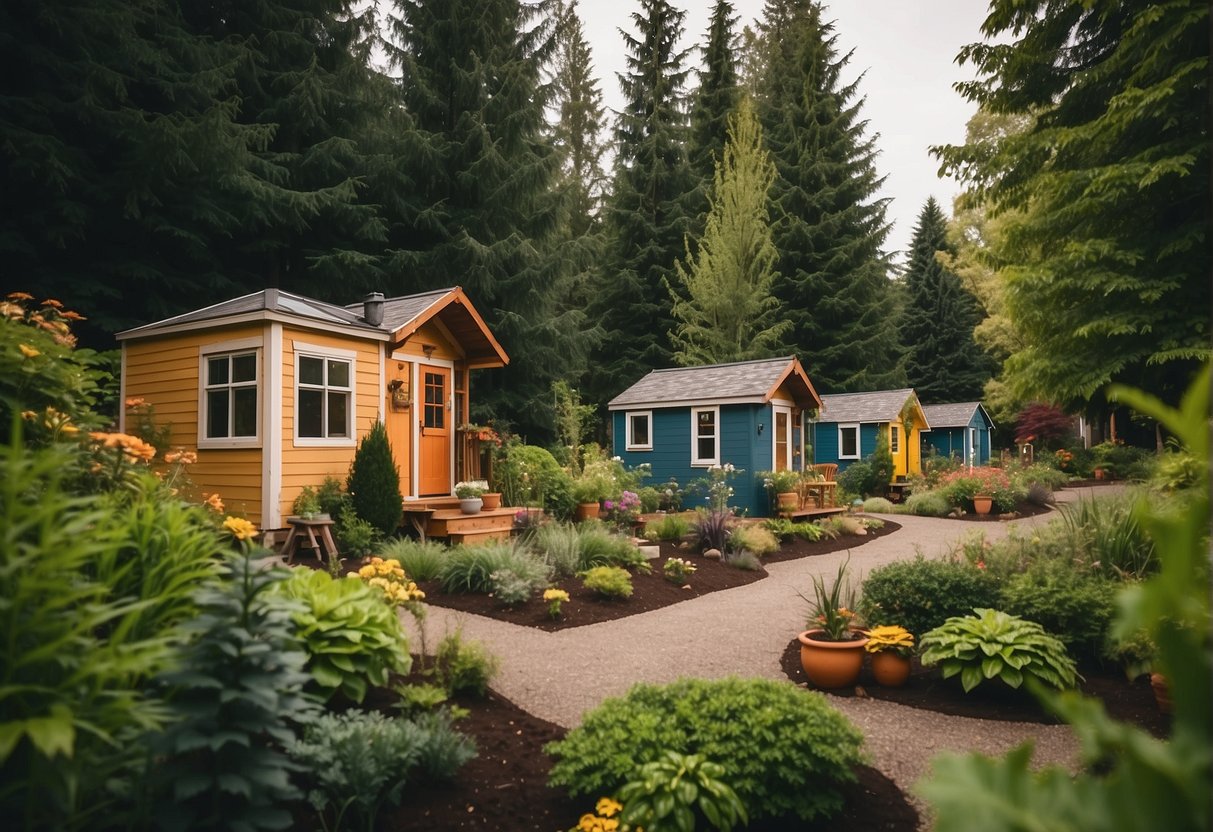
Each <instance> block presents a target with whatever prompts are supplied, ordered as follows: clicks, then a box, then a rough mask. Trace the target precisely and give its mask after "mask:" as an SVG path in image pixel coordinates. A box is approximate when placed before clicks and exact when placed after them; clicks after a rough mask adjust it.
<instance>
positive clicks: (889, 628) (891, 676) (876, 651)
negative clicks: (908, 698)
mask: <svg viewBox="0 0 1213 832" xmlns="http://www.w3.org/2000/svg"><path fill="white" fill-rule="evenodd" d="M867 633H868V643H867V644H866V645H864V649H865V650H867V651H868V653H869V655H871V657H872V676H873V677H874V678H875V679H876V683H877V684H879V685H884V686H885V687H887V688H899V687H901V686H902V685H904V684H905V683H906V680H907V679H909V678H910V656H911V655H912V654H913V652H914V636H913V635H911V634H910V631H909V630H907V629H906V628H905V627H901V626H898V625H896V624H889V625H885V626H882V627H872V628H870V629H869V630H868V631H867Z"/></svg>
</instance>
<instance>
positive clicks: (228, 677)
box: [146, 554, 382, 830]
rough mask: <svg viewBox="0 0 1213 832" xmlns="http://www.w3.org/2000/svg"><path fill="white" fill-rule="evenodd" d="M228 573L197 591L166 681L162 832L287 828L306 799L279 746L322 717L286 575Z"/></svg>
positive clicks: (158, 753)
mask: <svg viewBox="0 0 1213 832" xmlns="http://www.w3.org/2000/svg"><path fill="white" fill-rule="evenodd" d="M224 573H225V579H224V581H223V582H222V583H221V584H218V585H212V586H204V587H203V588H202V589H200V590H199V591H198V593H197V605H198V610H199V613H198V615H197V616H196V617H194V618H192V619H190V620H189V621H188V622H186V623H185V624H184V625H183V627H184V629H185V631H186V632H187V633H188V634H189V636H190V637H191V638H190V641H189V642H188V644H187V646H186V647H185V648H184V649H183V650H182V652H181V654H180V656H179V665H180V667H179V669H176V670H173V671H171V672H168V673H165V674H164V675H163V676H162V677H161V678H160V681H161V684H163V685H164V686H165V687H166V688H167V689H168V691H169V696H168V702H169V707H170V709H171V712H172V715H173V720H172V722H171V724H170V725H169V727H168V728H167V729H166V730H165V731H164V733H163V734H159V735H152V736H151V738H150V750H151V752H152V755H153V759H154V762H152V763H151V764H150V767H149V770H148V772H147V775H146V776H147V777H148V778H150V779H151V783H152V785H151V787H150V791H151V793H152V795H153V796H154V798H155V803H154V806H155V811H154V813H155V815H156V820H157V822H158V823H159V824H160V825H161V826H162V827H163V828H186V827H189V828H220V827H223V828H242V829H250V830H252V829H282V828H285V827H286V826H288V825H289V824H290V813H289V812H288V811H287V810H286V809H285V808H283V804H285V803H287V802H289V801H291V800H297V799H298V798H299V797H301V796H302V795H301V794H300V793H299V791H298V789H296V788H295V786H294V785H293V784H292V783H291V782H290V779H289V775H290V774H291V773H292V772H294V771H296V770H297V769H296V767H295V766H294V765H292V764H291V762H290V761H289V760H288V758H287V756H286V755H285V754H283V753H282V751H281V750H280V747H281V746H282V745H284V744H287V743H289V742H290V741H292V740H293V739H294V736H295V730H296V728H297V726H300V725H306V724H309V723H310V722H312V721H313V720H314V719H315V718H316V717H317V715H318V712H319V708H318V707H317V705H316V704H315V702H314V701H313V700H312V699H311V698H310V697H308V696H307V695H305V693H304V686H305V685H306V684H307V683H308V681H309V676H308V674H307V673H306V672H304V666H305V664H306V662H307V660H308V656H307V654H306V653H305V652H304V651H303V649H302V645H301V644H300V642H299V641H298V640H297V639H296V637H295V635H294V632H293V630H294V627H293V626H292V621H291V616H292V612H293V607H294V606H295V605H294V604H293V603H292V602H291V601H288V600H287V599H286V598H284V597H283V596H281V595H278V594H276V593H274V592H273V587H275V586H278V585H280V584H281V583H283V582H284V581H285V580H286V579H287V578H286V571H285V570H283V569H280V568H274V569H265V568H263V566H262V565H261V564H260V563H258V562H257V560H256V559H255V558H254V557H253V556H251V555H249V554H244V555H240V556H236V557H233V558H231V559H229V561H228V563H227V565H226V567H225V569H224ZM314 574H317V575H321V576H322V577H325V578H327V575H324V573H321V572H317V573H314ZM381 606H382V605H381Z"/></svg>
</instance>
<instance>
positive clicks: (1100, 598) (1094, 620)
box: [999, 560, 1120, 660]
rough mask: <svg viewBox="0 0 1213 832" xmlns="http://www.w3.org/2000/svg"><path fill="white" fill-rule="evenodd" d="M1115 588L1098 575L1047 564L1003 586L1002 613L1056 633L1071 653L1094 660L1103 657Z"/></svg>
mask: <svg viewBox="0 0 1213 832" xmlns="http://www.w3.org/2000/svg"><path fill="white" fill-rule="evenodd" d="M1119 588H1120V587H1119V585H1118V584H1117V583H1116V582H1115V581H1111V580H1108V579H1107V578H1104V577H1103V576H1102V575H1100V574H1098V573H1096V574H1091V573H1089V572H1080V571H1077V570H1076V569H1075V567H1074V566H1073V565H1072V564H1071V563H1068V562H1066V561H1057V560H1046V561H1041V562H1038V563H1035V564H1033V565H1032V567H1031V568H1030V569H1029V570H1028V571H1026V572H1023V573H1020V574H1018V575H1013V576H1012V577H1011V578H1010V579H1009V580H1007V582H1006V583H1004V584H1003V585H1002V588H1001V589H1000V590H999V601H1000V609H1002V610H1005V611H1006V612H1008V613H1011V614H1012V615H1018V616H1020V617H1021V618H1026V619H1028V620H1029V621H1035V622H1036V623H1038V624H1040V625H1041V626H1042V627H1044V628H1045V629H1046V630H1048V631H1049V632H1050V633H1056V634H1057V637H1058V638H1059V639H1061V641H1062V642H1063V643H1064V644H1065V645H1066V647H1067V648H1068V649H1069V650H1070V651H1071V652H1072V653H1075V654H1077V655H1079V656H1081V657H1083V658H1086V659H1092V660H1094V659H1099V658H1101V657H1102V656H1103V655H1104V653H1105V649H1106V644H1107V641H1108V629H1109V627H1110V626H1111V624H1112V616H1113V614H1114V613H1115V611H1116V593H1117V591H1118V589H1119Z"/></svg>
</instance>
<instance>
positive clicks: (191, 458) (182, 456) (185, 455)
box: [164, 448, 198, 465]
mask: <svg viewBox="0 0 1213 832" xmlns="http://www.w3.org/2000/svg"><path fill="white" fill-rule="evenodd" d="M164 461H165V462H167V463H168V464H169V465H173V464H175V463H178V462H180V463H181V464H182V465H193V464H194V463H195V462H197V461H198V455H197V454H196V453H194V452H193V451H186V450H183V449H181V448H178V449H177V450H175V451H169V452H168V453H167V454H165V455H164Z"/></svg>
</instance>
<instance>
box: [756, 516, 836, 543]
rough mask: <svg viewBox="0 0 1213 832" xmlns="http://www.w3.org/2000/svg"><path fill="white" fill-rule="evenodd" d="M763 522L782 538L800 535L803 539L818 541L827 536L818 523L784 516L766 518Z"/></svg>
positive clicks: (811, 541)
mask: <svg viewBox="0 0 1213 832" xmlns="http://www.w3.org/2000/svg"><path fill="white" fill-rule="evenodd" d="M762 524H763V526H765V527H766V528H767V529H768V530H770V532H771V533H772V534H773V535H775V536H776V537H778V538H779V539H780V540H791V539H792V538H793V537H799V538H800V539H801V540H807V541H809V542H810V543H816V542H817V541H818V540H821V539H822V538H823V537H825V536H826V533H825V530H824V529H823V528H822V527H821V526H819V525H817V524H816V523H805V522H793V521H792V520H788V519H787V518H784V517H772V518H770V519H768V520H764V521H763V523H762Z"/></svg>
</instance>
